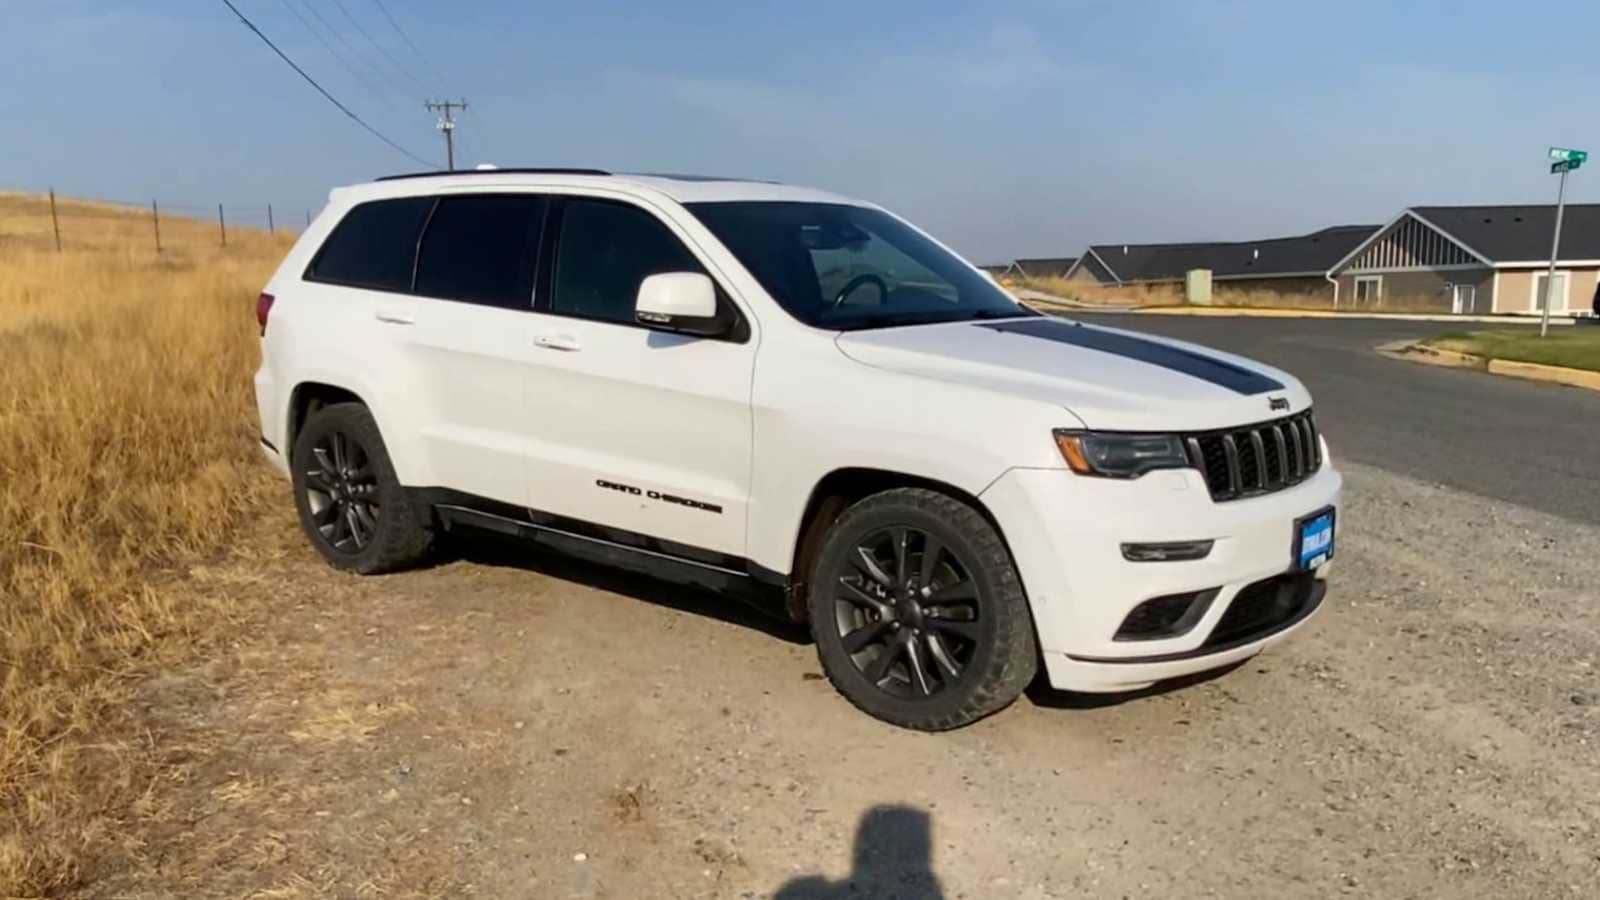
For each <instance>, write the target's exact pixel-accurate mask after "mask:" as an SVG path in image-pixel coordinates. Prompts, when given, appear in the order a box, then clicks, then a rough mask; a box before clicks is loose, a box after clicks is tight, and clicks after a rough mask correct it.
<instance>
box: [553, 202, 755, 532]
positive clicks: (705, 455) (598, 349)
mask: <svg viewBox="0 0 1600 900" xmlns="http://www.w3.org/2000/svg"><path fill="white" fill-rule="evenodd" d="M549 222H550V224H549V226H548V227H549V229H550V234H549V235H547V237H546V240H545V245H544V252H543V256H544V257H545V258H546V259H548V260H549V263H548V264H544V263H541V265H540V280H541V283H540V287H539V301H538V303H537V305H536V309H535V312H534V315H533V320H534V328H533V335H532V343H533V348H534V351H533V357H532V359H533V362H532V365H531V367H530V375H529V381H528V387H527V401H526V407H527V410H528V414H527V419H528V427H529V430H530V432H531V433H532V443H531V446H530V451H529V461H530V470H529V474H528V492H527V493H528V505H529V506H530V507H531V508H533V509H534V510H535V511H536V512H544V513H551V514H555V515H558V516H566V517H571V518H576V519H580V520H584V521H585V522H588V523H592V524H595V525H602V526H608V527H611V528H618V529H623V530H625V531H630V532H636V533H638V534H644V535H648V536H650V537H654V538H660V539H665V540H669V541H674V542H677V543H680V544H686V545H689V546H691V547H698V548H701V549H705V550H714V551H718V552H721V553H728V554H732V555H736V556H743V555H744V552H745V551H744V542H745V509H746V505H747V501H748V497H749V490H750V453H751V410H750V386H751V380H752V377H753V373H754V366H755V350H756V343H755V340H754V339H753V337H752V335H751V334H750V330H749V327H748V325H747V324H745V325H743V326H742V327H741V329H740V330H739V332H737V333H736V334H734V335H731V336H729V337H727V338H697V337H690V336H686V335H678V334H668V333H664V332H660V331H653V330H649V329H646V328H643V327H641V326H639V325H638V324H636V323H635V321H634V301H635V299H636V297H637V295H638V292H639V284H640V282H642V281H643V280H644V279H645V278H646V277H647V276H649V275H654V274H657V273H660V272H683V271H693V272H705V271H706V268H705V266H704V265H702V264H701V263H700V261H699V260H698V258H697V257H696V256H695V255H694V254H693V253H692V252H691V251H690V250H689V248H688V247H687V246H686V245H685V243H684V241H683V240H681V239H680V237H679V236H678V234H677V233H675V232H674V230H673V229H672V228H671V227H670V226H669V225H668V223H667V222H666V221H665V220H663V219H661V218H658V217H657V216H656V215H654V214H653V213H651V212H648V211H646V210H645V209H643V208H642V207H639V206H634V205H632V204H628V203H622V202H616V201H611V200H599V199H591V198H578V197H570V198H566V199H564V200H558V201H556V206H555V208H553V209H552V211H551V216H550V220H549ZM722 300H723V302H724V303H728V304H729V305H730V309H729V310H728V313H729V315H730V316H733V317H735V318H737V314H736V312H735V311H734V310H733V309H732V308H731V301H729V300H727V298H726V297H724V298H722ZM740 321H741V322H743V320H742V319H740Z"/></svg>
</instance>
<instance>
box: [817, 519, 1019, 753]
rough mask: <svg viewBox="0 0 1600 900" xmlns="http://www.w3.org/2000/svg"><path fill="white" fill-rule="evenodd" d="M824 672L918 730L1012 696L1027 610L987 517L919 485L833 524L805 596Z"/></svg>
mask: <svg viewBox="0 0 1600 900" xmlns="http://www.w3.org/2000/svg"><path fill="white" fill-rule="evenodd" d="M806 602H807V605H808V612H809V613H810V617H811V631H812V635H813V636H814V637H815V638H816V642H817V654H818V656H819V657H820V658H821V661H822V667H823V671H825V672H826V673H827V675H828V678H829V680H830V681H832V682H833V685H834V687H836V688H838V690H839V692H840V693H842V694H844V696H845V697H846V698H847V699H849V700H850V702H852V703H854V704H855V705H856V706H857V707H859V708H860V709H861V710H863V711H864V712H867V713H868V714H870V715H873V716H876V717H877V718H879V719H883V720H884V721H886V722H890V723H893V724H895V725H900V726H902V727H906V728H915V729H919V730H924V731H942V730H945V729H950V728H959V727H960V726H962V725H966V724H969V723H971V722H974V721H976V720H978V719H981V718H983V717H984V716H987V715H989V714H990V713H993V712H996V711H998V710H1000V709H1003V708H1005V707H1006V706H1008V705H1009V704H1010V703H1011V702H1012V701H1013V700H1015V699H1016V698H1017V695H1019V694H1021V693H1022V691H1023V689H1024V688H1026V687H1027V686H1028V682H1030V681H1031V680H1033V676H1034V672H1035V671H1036V669H1037V665H1038V661H1037V650H1036V649H1035V648H1036V644H1035V641H1034V634H1033V619H1032V616H1031V615H1030V614H1029V611H1028V603H1027V598H1026V597H1025V596H1024V595H1023V591H1022V582H1021V580H1020V579H1019V578H1018V576H1017V571H1016V566H1015V565H1014V564H1013V563H1012V561H1011V554H1010V552H1009V551H1007V549H1006V547H1005V543H1004V542H1003V541H1002V540H1001V538H1000V535H999V533H998V532H997V531H996V530H995V528H994V526H993V525H991V524H989V521H988V520H987V519H985V518H984V517H983V516H982V515H981V514H980V513H979V512H978V511H977V510H975V509H973V508H972V507H971V506H970V505H968V504H966V503H963V502H961V501H960V500H957V499H955V498H953V497H950V496H947V495H945V494H941V493H938V492H936V491H931V490H925V489H921V488H904V489H898V490H892V491H885V492H883V493H881V494H875V495H873V496H871V497H868V498H867V499H865V500H862V501H861V502H859V503H857V504H856V505H854V506H852V507H850V508H849V509H848V510H846V511H845V513H844V515H842V516H840V517H839V520H838V521H837V522H835V523H834V524H833V526H832V527H831V528H830V529H829V531H828V534H827V536H826V537H825V539H824V541H823V547H822V552H821V553H820V554H819V555H818V558H817V563H816V567H815V569H814V571H813V572H812V577H811V581H810V587H809V592H808V596H807V600H806Z"/></svg>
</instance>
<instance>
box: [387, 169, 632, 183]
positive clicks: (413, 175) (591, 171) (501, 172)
mask: <svg viewBox="0 0 1600 900" xmlns="http://www.w3.org/2000/svg"><path fill="white" fill-rule="evenodd" d="M610 174H611V173H610V172H606V171H602V170H600V169H571V168H560V167H553V168H537V167H529V168H510V169H456V170H455V171H452V172H406V173H404V174H401V175H384V176H382V177H380V178H377V179H375V180H376V181H400V180H402V179H406V178H439V177H442V176H446V175H610Z"/></svg>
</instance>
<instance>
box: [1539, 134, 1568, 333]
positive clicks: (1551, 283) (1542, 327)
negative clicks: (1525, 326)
mask: <svg viewBox="0 0 1600 900" xmlns="http://www.w3.org/2000/svg"><path fill="white" fill-rule="evenodd" d="M1569 171H1571V167H1570V166H1563V167H1562V169H1561V186H1560V187H1558V188H1556V233H1555V237H1553V238H1551V239H1550V269H1549V271H1548V272H1547V273H1546V274H1545V277H1544V303H1543V304H1542V306H1543V307H1544V310H1543V312H1542V313H1540V315H1539V337H1546V336H1548V335H1549V333H1550V292H1551V291H1553V290H1555V286H1556V256H1557V255H1558V254H1560V252H1561V215H1562V213H1563V212H1565V211H1566V210H1565V203H1566V199H1567V173H1568V172H1569Z"/></svg>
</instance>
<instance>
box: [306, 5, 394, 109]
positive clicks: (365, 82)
mask: <svg viewBox="0 0 1600 900" xmlns="http://www.w3.org/2000/svg"><path fill="white" fill-rule="evenodd" d="M278 2H279V3H280V4H282V5H283V8H284V9H287V10H288V11H289V12H290V13H292V14H293V15H294V17H295V18H296V19H299V20H300V24H301V25H304V26H305V27H306V30H307V31H309V32H311V36H312V37H314V38H316V39H317V41H318V42H320V43H321V44H322V46H323V47H325V48H327V51H328V54H329V55H330V56H332V57H333V58H334V59H336V60H338V61H339V65H341V66H343V67H344V70H345V71H346V72H349V73H350V76H351V77H352V78H354V79H356V80H357V81H359V82H361V84H362V86H364V87H365V88H366V89H367V90H369V91H371V92H372V95H373V96H374V97H377V98H378V99H379V100H382V101H383V103H384V104H385V105H387V106H388V107H389V108H390V109H394V101H393V100H390V99H389V98H388V96H387V95H385V94H384V93H383V91H382V90H381V89H379V88H378V86H377V85H375V84H374V83H373V82H372V79H370V78H368V77H367V76H366V75H364V74H362V73H361V72H359V71H357V70H356V67H355V66H353V65H351V64H350V61H349V60H347V59H345V58H344V57H343V56H341V55H340V54H339V51H338V50H335V49H334V48H333V45H332V44H330V43H328V39H327V38H325V37H323V36H322V32H320V31H318V30H317V29H316V28H314V27H313V26H312V25H311V21H310V20H309V19H307V18H306V17H305V16H303V15H301V13H300V10H298V9H295V8H294V6H292V5H291V4H290V3H289V0H278ZM315 11H316V10H312V12H315ZM335 36H337V35H335Z"/></svg>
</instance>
